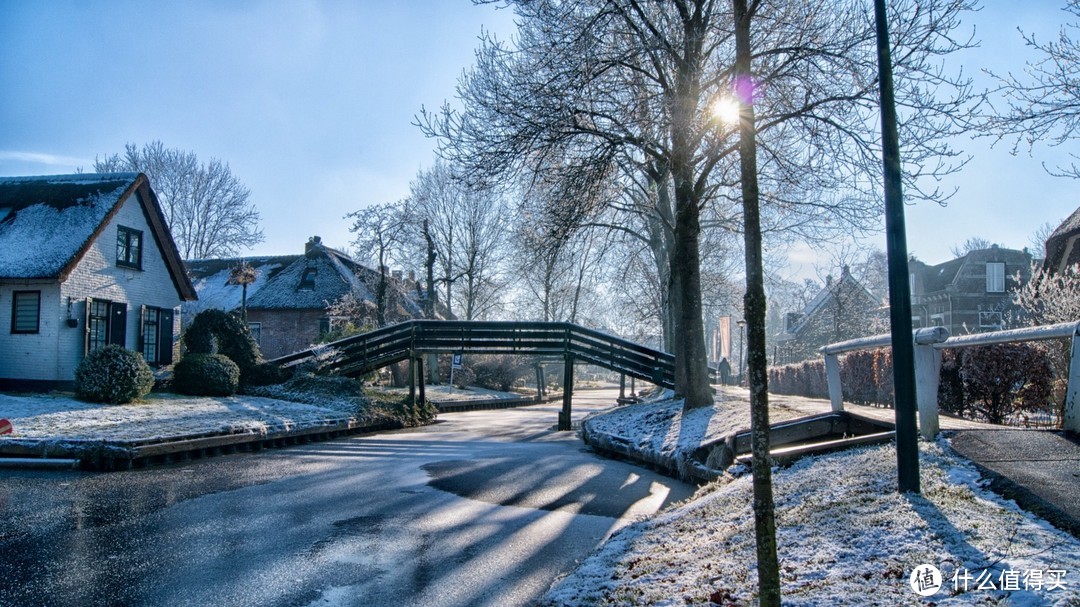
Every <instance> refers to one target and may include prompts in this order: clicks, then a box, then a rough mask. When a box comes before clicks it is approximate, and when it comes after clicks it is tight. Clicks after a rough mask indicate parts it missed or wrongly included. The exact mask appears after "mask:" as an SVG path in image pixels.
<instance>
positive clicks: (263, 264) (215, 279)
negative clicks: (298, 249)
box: [184, 255, 303, 316]
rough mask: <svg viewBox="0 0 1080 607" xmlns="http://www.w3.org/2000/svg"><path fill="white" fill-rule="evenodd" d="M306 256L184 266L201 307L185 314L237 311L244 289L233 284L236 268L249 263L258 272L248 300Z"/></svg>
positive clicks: (191, 262)
mask: <svg viewBox="0 0 1080 607" xmlns="http://www.w3.org/2000/svg"><path fill="white" fill-rule="evenodd" d="M301 257H303V255H272V256H265V257H233V258H227V259H194V260H188V261H186V262H184V263H185V264H186V265H187V268H188V275H189V276H190V277H191V282H192V283H193V284H194V285H195V290H196V291H198V293H199V302H198V304H193V305H191V306H186V307H185V308H184V313H185V314H189V315H191V316H194V314H196V313H198V312H199V311H201V310H205V309H210V308H217V309H220V310H235V309H236V308H239V307H240V300H241V298H242V293H243V289H242V288H241V286H240V285H237V284H234V283H232V282H230V280H229V275H230V274H231V272H232V270H233V268H235V267H237V266H239V265H240V264H242V263H246V264H248V265H249V266H251V267H252V268H253V269H254V270H255V282H253V283H251V284H249V285H248V297H249V298H250V297H251V296H252V295H254V294H255V292H256V291H258V290H259V289H261V288H262V287H263V285H265V284H266V283H267V281H269V280H270V279H271V278H273V277H274V276H277V274H278V272H281V270H283V269H285V268H286V267H287V266H288V265H289V264H291V263H293V262H295V261H296V260H298V259H300V258H301Z"/></svg>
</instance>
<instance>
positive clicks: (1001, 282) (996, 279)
mask: <svg viewBox="0 0 1080 607" xmlns="http://www.w3.org/2000/svg"><path fill="white" fill-rule="evenodd" d="M986 292H987V293H1004V292H1005V264H1004V263H1001V262H990V263H987V264H986Z"/></svg>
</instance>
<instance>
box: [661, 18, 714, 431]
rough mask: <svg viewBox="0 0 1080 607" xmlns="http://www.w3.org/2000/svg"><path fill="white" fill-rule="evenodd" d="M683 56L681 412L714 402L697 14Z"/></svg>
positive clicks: (677, 260) (677, 107)
mask: <svg viewBox="0 0 1080 607" xmlns="http://www.w3.org/2000/svg"><path fill="white" fill-rule="evenodd" d="M683 28H684V30H685V31H684V34H683V39H684V41H685V43H684V49H683V53H684V55H685V56H684V57H683V59H684V60H683V61H682V62H681V64H680V66H679V68H678V72H677V74H676V80H677V82H676V84H675V95H674V99H673V100H672V101H673V107H672V125H671V176H672V181H673V183H674V186H675V224H674V243H673V247H672V250H671V277H670V282H669V285H670V287H671V288H670V301H671V306H672V312H673V317H674V326H673V327H672V328H673V329H674V331H673V333H674V335H673V337H672V341H673V345H674V348H673V349H672V352H671V353H672V354H674V355H675V391H676V392H677V393H679V394H681V395H682V396H683V397H684V398H685V399H686V400H685V403H684V405H683V406H684V409H686V410H689V409H696V408H698V407H708V406H711V405H712V403H713V398H712V390H711V389H710V387H709V364H708V360H707V358H706V352H705V323H704V321H703V320H702V317H701V257H700V252H699V241H700V238H701V209H700V208H699V206H698V205H699V203H700V196H699V194H698V192H697V190H696V185H695V182H696V179H695V174H696V172H697V171H696V165H695V155H696V152H697V143H698V138H697V137H696V136H695V135H694V133H696V132H697V129H696V127H695V122H696V118H697V113H698V100H699V99H700V98H701V82H700V80H701V73H700V63H699V59H700V57H701V53H702V50H701V44H702V41H703V39H704V29H705V24H704V21H703V16H702V15H701V14H700V13H694V14H693V15H692V16H690V18H688V19H687V20H686V21H685V22H684V23H683Z"/></svg>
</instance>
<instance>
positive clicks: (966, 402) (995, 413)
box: [769, 343, 1054, 424]
mask: <svg viewBox="0 0 1080 607" xmlns="http://www.w3.org/2000/svg"><path fill="white" fill-rule="evenodd" d="M939 379H940V381H939V384H938V406H939V407H940V409H941V411H943V412H945V413H950V414H953V415H958V416H963V417H967V418H971V419H980V420H984V421H987V422H990V423H993V424H1001V423H1006V422H1008V421H1009V419H1010V418H1011V417H1013V416H1015V415H1018V414H1020V413H1022V412H1024V411H1036V412H1043V411H1051V410H1052V409H1053V405H1054V403H1053V386H1054V374H1053V365H1052V364H1051V360H1050V354H1049V353H1048V352H1047V349H1046V347H1044V346H1042V345H1036V344H1030V343H1012V344H994V345H988V346H977V347H971V348H962V349H958V350H945V351H944V352H943V353H942V363H941V369H940V371H939ZM840 383H841V386H842V388H843V394H844V400H846V401H848V402H852V403H857V404H876V405H880V406H885V407H892V406H893V398H894V390H893V364H892V349H891V348H879V349H876V350H864V351H859V352H851V353H849V354H847V355H845V356H842V357H841V358H840ZM769 391H770V392H774V393H776V394H793V395H799V396H809V397H814V398H827V397H828V381H827V377H826V374H825V362H824V361H823V360H815V361H808V362H804V363H799V364H793V365H786V366H782V367H771V368H770V369H769Z"/></svg>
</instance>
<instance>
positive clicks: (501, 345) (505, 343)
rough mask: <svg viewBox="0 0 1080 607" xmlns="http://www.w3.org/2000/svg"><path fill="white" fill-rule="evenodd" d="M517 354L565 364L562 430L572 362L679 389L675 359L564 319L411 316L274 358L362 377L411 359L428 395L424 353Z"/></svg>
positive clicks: (417, 383)
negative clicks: (513, 319) (313, 364)
mask: <svg viewBox="0 0 1080 607" xmlns="http://www.w3.org/2000/svg"><path fill="white" fill-rule="evenodd" d="M463 352H471V353H476V354H516V355H522V356H533V357H539V358H542V359H545V360H549V361H551V360H559V361H562V362H563V365H564V367H563V408H562V412H561V413H560V414H559V429H560V430H569V429H570V402H571V398H572V396H573V385H574V364H576V363H585V364H592V365H597V366H600V367H604V368H606V369H610V370H612V371H615V372H617V373H621V374H623V375H629V376H630V377H634V378H637V379H641V380H644V381H647V382H651V383H653V384H656V385H658V386H661V387H665V388H674V387H675V357H674V356H673V355H671V354H668V353H667V352H661V351H659V350H654V349H652V348H648V347H645V346H642V345H640V344H636V343H634V342H632V341H628V340H625V339H622V338H619V337H615V336H613V335H608V334H606V333H603V332H601V331H596V330H593V329H587V328H585V327H581V326H578V325H575V324H571V323H565V322H516V321H454V320H409V321H405V322H402V323H399V324H396V325H391V326H388V327H382V328H380V329H375V330H374V331H369V332H367V333H361V334H359V335H354V336H352V337H347V338H345V339H342V340H339V341H335V342H332V343H329V344H324V345H321V346H318V347H316V348H311V349H309V350H303V351H301V352H296V353H294V354H289V355H287V356H282V357H280V358H276V359H274V360H273V361H271V362H273V363H277V364H280V365H284V366H292V365H295V364H299V363H301V362H305V361H317V362H318V363H319V365H320V366H321V367H322V368H323V369H326V370H329V371H330V372H332V373H337V374H339V375H345V376H347V377H359V376H362V375H365V374H367V373H370V372H371V371H374V370H376V369H380V368H382V367H385V366H387V365H392V364H394V363H398V362H402V361H405V360H407V361H409V397H410V399H413V400H415V399H416V397H417V391H419V398H420V400H421V401H422V400H424V398H425V396H424V358H423V357H424V355H426V354H431V353H435V354H443V353H463Z"/></svg>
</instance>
